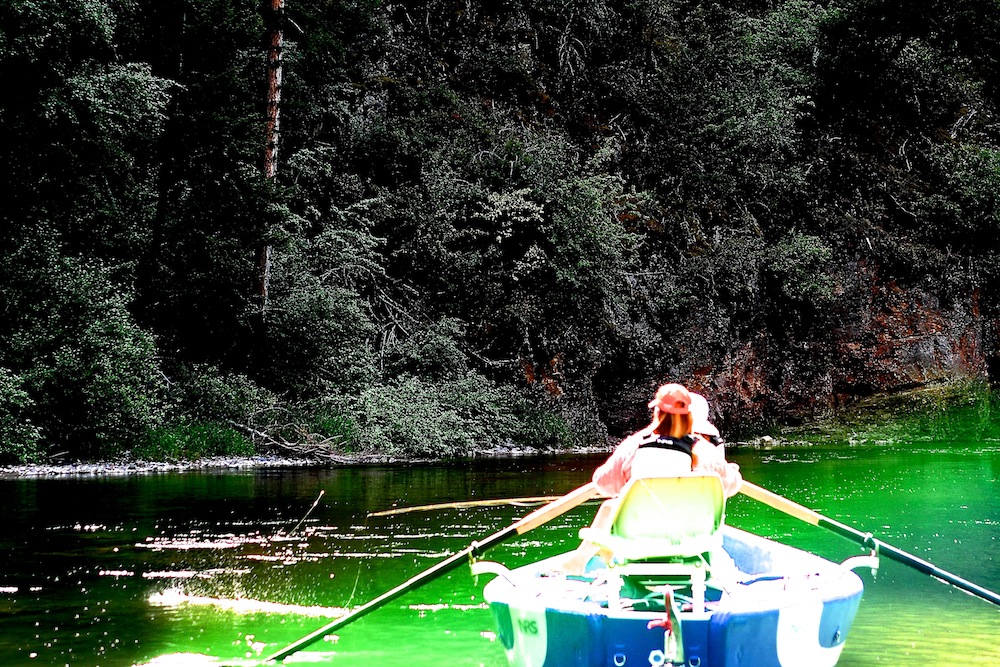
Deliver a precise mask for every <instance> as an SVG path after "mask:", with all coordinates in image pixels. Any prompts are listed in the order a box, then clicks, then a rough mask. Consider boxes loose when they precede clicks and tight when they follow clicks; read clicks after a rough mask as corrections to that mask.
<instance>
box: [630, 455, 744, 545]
mask: <svg viewBox="0 0 1000 667" xmlns="http://www.w3.org/2000/svg"><path fill="white" fill-rule="evenodd" d="M725 507H726V500H725V495H724V494H723V491H722V480H721V479H720V478H719V477H718V475H703V474H695V473H690V472H689V473H688V474H686V475H677V476H673V477H648V478H638V479H632V480H630V481H629V482H628V484H626V485H625V488H624V489H622V492H621V494H620V499H619V502H618V509H617V512H616V514H615V517H614V520H613V522H612V526H611V534H612V535H614V536H617V537H621V538H625V539H650V538H652V539H656V540H667V541H669V542H672V543H674V544H681V543H683V542H684V541H686V540H689V539H690V538H695V537H698V538H700V537H705V536H709V535H714V534H715V533H717V532H718V531H719V529H720V528H721V526H722V521H723V518H724V514H725Z"/></svg>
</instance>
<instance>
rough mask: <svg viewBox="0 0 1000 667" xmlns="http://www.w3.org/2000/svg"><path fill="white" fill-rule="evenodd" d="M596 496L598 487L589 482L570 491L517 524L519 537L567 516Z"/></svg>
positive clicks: (516, 530) (515, 525)
mask: <svg viewBox="0 0 1000 667" xmlns="http://www.w3.org/2000/svg"><path fill="white" fill-rule="evenodd" d="M596 495H597V487H596V486H594V483H593V482H588V483H586V484H584V485H583V486H581V487H580V488H578V489H576V490H574V491H570V492H569V493H567V494H566V495H565V496H563V497H562V498H560V499H559V500H556V501H554V502H551V503H549V504H548V505H545V506H544V507H539V508H538V509H537V510H535V511H534V512H532V513H531V514H529V515H527V516H526V517H524V518H523V519H521V520H520V521H518V522H517V523H515V524H514V530H515V532H517V534H518V535H523V534H524V533H526V532H528V531H529V530H531V529H533V528H537V527H538V526H541V525H542V524H544V523H547V522H548V521H551V520H552V519H554V518H556V517H557V516H559V515H560V514H565V513H566V512H568V511H570V510H571V509H573V508H574V507H576V506H577V505H582V504H583V503H585V502H587V501H588V500H590V499H591V498H593V497H594V496H596Z"/></svg>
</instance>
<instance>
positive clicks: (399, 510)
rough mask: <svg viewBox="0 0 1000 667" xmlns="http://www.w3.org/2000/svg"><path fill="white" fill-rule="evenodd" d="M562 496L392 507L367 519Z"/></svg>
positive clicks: (525, 502) (370, 515) (372, 514)
mask: <svg viewBox="0 0 1000 667" xmlns="http://www.w3.org/2000/svg"><path fill="white" fill-rule="evenodd" d="M561 497H562V496H526V497H524V498H497V499H496V500H462V501H460V502H457V503H437V504H434V505H413V506H410V507H394V508H392V509H391V510H379V511H378V512H369V513H368V517H369V518H371V517H375V516H395V515H397V514H409V513H410V512H433V511H437V510H452V509H464V508H466V507H490V506H493V505H528V504H531V503H547V502H552V501H553V500H558V499H559V498H561Z"/></svg>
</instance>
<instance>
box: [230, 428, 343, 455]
mask: <svg viewBox="0 0 1000 667" xmlns="http://www.w3.org/2000/svg"><path fill="white" fill-rule="evenodd" d="M229 425H230V426H232V427H233V428H235V429H236V430H238V431H239V432H241V433H243V434H244V435H246V436H249V438H250V439H251V441H253V443H254V444H255V445H258V446H263V447H266V448H268V449H271V450H275V449H277V450H280V451H283V452H286V453H289V454H294V455H295V456H299V457H302V458H309V459H317V460H321V461H328V462H331V463H353V462H355V459H353V458H351V457H348V456H344V455H343V454H341V453H340V452H338V451H337V450H336V448H337V447H339V446H340V445H342V444H343V442H344V440H343V438H342V437H338V436H332V437H325V436H321V435H319V434H317V433H308V432H305V431H304V430H302V431H301V435H302V440H297V441H294V442H293V441H291V440H287V439H286V438H284V437H283V436H281V435H277V434H274V435H272V434H271V433H268V432H266V431H261V430H258V429H255V428H253V427H251V426H248V425H246V424H240V423H237V422H234V421H230V422H229ZM282 428H283V427H277V429H276V430H279V431H280V430H282Z"/></svg>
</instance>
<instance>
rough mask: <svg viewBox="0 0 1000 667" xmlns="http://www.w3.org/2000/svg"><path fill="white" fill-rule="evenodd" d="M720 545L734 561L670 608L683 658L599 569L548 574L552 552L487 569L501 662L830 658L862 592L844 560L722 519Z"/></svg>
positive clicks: (717, 663)
mask: <svg viewBox="0 0 1000 667" xmlns="http://www.w3.org/2000/svg"><path fill="white" fill-rule="evenodd" d="M723 530H724V538H723V549H724V550H725V551H726V553H727V554H728V555H729V556H730V557H731V558H732V559H733V563H734V564H735V566H736V570H732V571H730V572H729V576H726V577H723V578H722V579H721V580H720V579H710V580H709V586H710V589H713V590H714V594H711V595H710V598H713V599H712V601H711V602H710V603H709V605H708V606H707V607H706V609H704V610H689V611H684V610H682V611H681V612H680V614H679V621H680V624H681V632H680V637H681V641H682V644H683V652H682V656H683V659H682V660H683V661H682V662H673V661H672V660H671V656H672V654H671V652H670V650H669V647H668V646H666V645H665V633H664V630H663V629H661V628H658V627H654V628H652V629H650V628H648V627H647V625H648V624H649V623H650V622H651V621H652V622H656V621H662V619H664V617H665V612H664V611H663V610H644V609H641V608H635V607H633V608H625V609H617V608H615V606H616V605H614V604H612V605H609V604H608V602H607V598H608V596H607V591H604V590H602V586H604V587H606V586H608V584H606V583H603V577H602V576H601V575H602V572H601V571H600V570H598V571H596V572H592V573H589V575H590V576H588V577H587V578H586V580H581V579H577V578H572V577H564V576H554V575H552V574H551V573H550V570H551V568H552V567H553V565H554V563H555V562H556V560H557V559H549V560H547V561H542V562H539V563H535V564H532V565H528V566H525V567H521V568H518V569H515V570H511V571H505V570H503V569H502V568H499V569H498V570H495V572H497V573H498V574H500V576H498V577H497V578H495V579H494V580H492V581H490V582H489V583H488V584H487V585H486V587H485V589H484V596H485V598H486V600H487V602H488V603H489V605H490V609H491V611H492V613H493V616H494V619H495V621H496V626H497V630H498V636H499V640H500V642H501V643H502V644H503V647H504V649H505V651H506V654H507V658H508V661H509V662H510V665H511V667H662V666H664V665H689V666H690V667H832V666H833V665H835V664H836V663H837V661H838V660H839V658H840V654H841V651H842V650H843V648H844V642H845V641H846V639H847V635H848V632H849V630H850V628H851V624H852V622H853V620H854V617H855V614H856V612H857V610H858V605H859V604H860V602H861V596H862V593H863V584H862V581H861V579H860V578H859V577H858V576H857V575H856V574H855V573H854V572H853V571H852V569H851V568H852V567H853V566H857V565H858V564H864V565H868V566H871V565H873V564H874V563H873V562H872V560H871V559H866V558H860V559H851V561H848V562H847V563H844V564H838V563H833V562H831V561H828V560H826V559H823V558H820V557H818V556H815V555H813V554H810V553H807V552H804V551H801V550H799V549H795V548H792V547H789V546H786V545H782V544H779V543H777V542H773V541H771V540H767V539H764V538H761V537H758V536H756V535H752V534H750V533H746V532H744V531H740V530H737V529H734V528H731V527H726V528H724V529H723Z"/></svg>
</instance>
